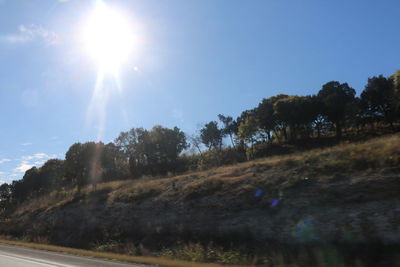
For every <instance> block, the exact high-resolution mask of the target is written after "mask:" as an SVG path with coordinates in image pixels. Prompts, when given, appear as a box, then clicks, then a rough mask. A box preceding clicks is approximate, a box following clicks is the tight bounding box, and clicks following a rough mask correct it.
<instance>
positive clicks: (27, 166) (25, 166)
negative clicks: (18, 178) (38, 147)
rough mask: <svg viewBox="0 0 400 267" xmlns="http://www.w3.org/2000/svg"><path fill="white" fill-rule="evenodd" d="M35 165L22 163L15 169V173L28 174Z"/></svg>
mask: <svg viewBox="0 0 400 267" xmlns="http://www.w3.org/2000/svg"><path fill="white" fill-rule="evenodd" d="M33 166H34V165H32V164H28V163H27V162H21V164H20V165H19V166H18V167H17V168H15V169H14V170H13V171H14V172H26V171H27V170H29V169H30V168H32V167H33Z"/></svg>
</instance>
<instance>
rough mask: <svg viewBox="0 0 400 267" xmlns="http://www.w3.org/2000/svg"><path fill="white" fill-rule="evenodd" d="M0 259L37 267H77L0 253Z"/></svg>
mask: <svg viewBox="0 0 400 267" xmlns="http://www.w3.org/2000/svg"><path fill="white" fill-rule="evenodd" d="M0 257H4V258H9V259H13V260H15V259H17V260H20V261H24V262H29V263H35V264H37V265H42V266H46V267H79V266H76V265H67V264H60V263H54V262H50V261H45V260H39V259H36V258H30V257H24V256H20V255H15V254H9V253H4V252H0Z"/></svg>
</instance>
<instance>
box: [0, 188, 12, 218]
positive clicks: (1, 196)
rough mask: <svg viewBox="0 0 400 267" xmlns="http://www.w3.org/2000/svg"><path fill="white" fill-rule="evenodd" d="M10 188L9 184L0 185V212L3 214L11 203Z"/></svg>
mask: <svg viewBox="0 0 400 267" xmlns="http://www.w3.org/2000/svg"><path fill="white" fill-rule="evenodd" d="M11 193H12V191H11V186H10V185H9V184H6V183H4V184H2V185H1V186H0V211H1V212H4V211H5V210H6V209H7V208H8V207H9V205H10V203H11V196H12V195H11Z"/></svg>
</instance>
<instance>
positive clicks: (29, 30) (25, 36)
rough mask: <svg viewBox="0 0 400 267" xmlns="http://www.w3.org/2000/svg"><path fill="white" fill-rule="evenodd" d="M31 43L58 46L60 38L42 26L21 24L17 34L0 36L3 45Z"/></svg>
mask: <svg viewBox="0 0 400 267" xmlns="http://www.w3.org/2000/svg"><path fill="white" fill-rule="evenodd" d="M31 41H40V42H43V43H44V44H45V45H46V46H51V45H55V44H58V43H59V42H60V38H59V36H58V34H57V33H56V32H53V31H50V30H48V29H46V28H44V27H42V26H39V25H35V24H29V25H24V24H21V25H20V26H19V27H18V32H17V33H14V34H9V35H3V36H0V42H3V43H12V44H13V43H15V44H18V43H27V42H31Z"/></svg>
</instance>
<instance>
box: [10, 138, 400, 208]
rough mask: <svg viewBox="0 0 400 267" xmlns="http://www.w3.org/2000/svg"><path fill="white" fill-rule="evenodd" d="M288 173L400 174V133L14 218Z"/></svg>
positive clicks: (49, 204) (113, 191)
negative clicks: (94, 202) (82, 204)
mask: <svg viewBox="0 0 400 267" xmlns="http://www.w3.org/2000/svg"><path fill="white" fill-rule="evenodd" d="M285 172H286V173H285ZM287 172H290V179H291V180H292V181H289V180H290V179H288V183H289V184H292V182H293V181H294V182H295V180H296V179H297V177H307V176H314V177H316V176H318V177H323V176H324V175H325V176H326V175H334V174H336V173H346V174H352V173H356V172H358V173H360V172H364V173H365V172H372V173H373V172H391V173H393V172H396V173H398V172H400V134H394V135H390V136H384V137H380V138H375V139H371V140H369V141H366V142H360V143H342V144H340V145H337V146H334V147H330V148H323V149H313V150H309V151H307V152H299V153H294V154H290V155H280V156H271V157H267V158H260V159H256V160H252V161H248V162H244V163H239V164H235V165H227V166H222V167H218V168H215V169H211V170H206V171H196V172H191V173H187V174H183V175H178V176H175V177H170V178H154V179H150V178H143V179H138V180H129V181H114V182H108V183H102V184H98V185H97V191H96V192H94V191H93V189H92V186H87V187H85V188H83V189H82V190H81V192H80V193H79V194H78V193H77V192H76V189H75V190H69V191H63V192H53V193H51V194H49V195H47V196H43V197H40V198H36V199H33V200H30V201H27V202H26V203H23V204H22V205H19V207H18V209H17V210H16V211H15V213H14V215H21V214H23V213H25V212H32V211H34V210H37V209H46V210H49V209H52V208H56V207H59V206H62V205H65V204H67V203H69V202H71V201H74V200H76V198H86V199H90V198H91V197H93V198H94V197H95V196H99V195H101V196H102V197H103V199H106V200H107V201H109V202H140V201H143V200H145V199H150V198H155V197H160V196H166V195H169V196H171V195H175V196H177V195H180V196H182V197H183V198H189V199H190V198H196V197H201V196H205V195H211V194H214V193H217V192H223V191H229V190H232V189H233V188H234V187H235V186H237V187H238V188H239V187H241V188H246V185H249V184H250V185H251V184H256V183H260V182H263V183H264V182H268V183H272V182H273V178H272V177H275V178H274V179H278V178H276V177H279V176H282V175H283V174H285V175H286V174H287ZM268 179H269V180H268ZM267 180H268V181H267ZM250 187H251V186H250ZM235 190H237V189H235Z"/></svg>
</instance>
